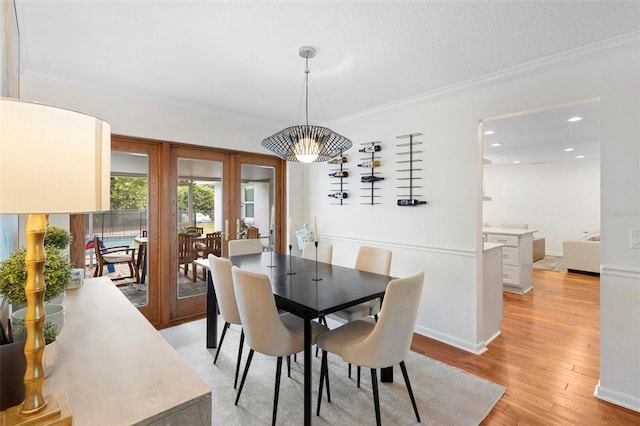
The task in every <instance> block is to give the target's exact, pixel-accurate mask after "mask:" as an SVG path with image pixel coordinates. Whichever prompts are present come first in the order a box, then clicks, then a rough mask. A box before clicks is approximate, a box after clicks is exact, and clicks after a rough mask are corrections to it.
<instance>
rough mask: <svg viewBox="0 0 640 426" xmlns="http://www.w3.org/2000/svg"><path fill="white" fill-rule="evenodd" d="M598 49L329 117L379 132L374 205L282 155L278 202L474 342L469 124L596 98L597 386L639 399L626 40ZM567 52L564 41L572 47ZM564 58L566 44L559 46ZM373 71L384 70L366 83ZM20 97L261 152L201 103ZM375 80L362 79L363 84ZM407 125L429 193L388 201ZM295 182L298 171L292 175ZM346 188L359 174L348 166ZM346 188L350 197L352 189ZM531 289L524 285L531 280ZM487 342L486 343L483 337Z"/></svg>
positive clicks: (477, 252) (138, 128) (635, 147)
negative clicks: (416, 136)
mask: <svg viewBox="0 0 640 426" xmlns="http://www.w3.org/2000/svg"><path fill="white" fill-rule="evenodd" d="M633 46H634V47H633V48H628V49H627V50H623V51H617V52H616V53H611V52H609V53H610V54H608V55H605V56H599V55H598V54H594V53H593V52H590V54H589V57H590V58H591V59H590V60H585V61H576V60H574V61H573V62H572V63H570V64H568V65H565V66H562V67H558V68H555V69H550V70H547V71H544V72H542V71H541V72H539V73H526V72H525V73H523V74H520V75H519V76H518V77H516V76H512V77H511V78H510V79H509V80H508V81H505V82H503V83H502V84H494V85H487V86H485V87H482V88H477V89H473V90H472V89H467V91H463V92H461V94H458V95H454V96H450V97H446V98H443V97H444V96H445V95H444V94H443V93H440V94H439V95H438V97H437V98H436V97H435V96H434V98H433V99H431V100H430V99H428V98H425V99H424V100H422V101H420V102H414V103H411V104H407V105H405V106H396V107H395V108H393V109H384V108H380V109H379V110H377V111H375V112H371V113H368V114H362V115H360V116H356V117H351V118H350V119H348V120H344V121H342V122H335V123H331V125H330V127H332V128H333V129H334V130H336V131H337V132H339V133H341V134H344V135H346V136H347V137H349V138H351V139H352V140H353V141H354V142H355V143H356V144H359V143H362V142H368V141H372V140H380V141H382V142H383V144H384V150H385V151H383V153H382V154H383V155H384V157H383V160H384V162H385V165H384V166H383V167H382V168H381V172H382V173H384V175H386V176H388V177H389V179H388V180H386V181H385V182H384V183H383V184H382V185H381V187H382V188H383V192H382V195H383V201H384V204H382V205H379V206H366V205H360V204H357V202H351V203H350V204H349V205H347V206H332V205H330V199H329V198H328V197H327V193H328V182H329V181H328V176H327V165H326V164H311V165H309V166H307V167H303V166H301V167H290V168H288V170H289V171H290V175H289V176H288V182H289V183H295V184H294V185H292V188H289V189H288V191H289V192H288V194H289V196H290V198H289V200H288V201H289V206H288V210H289V214H290V215H291V216H293V217H294V222H295V224H296V225H300V224H301V221H306V222H309V221H310V220H311V219H312V217H313V215H317V217H318V228H319V234H320V239H322V240H327V241H330V242H332V243H333V244H334V260H335V262H336V263H338V264H345V265H351V264H353V261H354V257H355V254H354V253H355V248H356V247H357V246H359V245H361V244H371V245H380V246H386V247H391V248H392V250H393V253H394V254H393V262H392V263H393V265H392V269H391V272H392V274H394V275H398V276H401V275H408V274H410V273H413V272H415V271H416V270H418V269H422V270H424V271H425V272H426V283H425V291H424V294H423V299H422V303H421V306H420V312H419V317H418V322H417V330H418V331H419V332H421V333H423V334H425V335H429V336H433V337H435V338H437V339H439V340H442V341H445V342H449V343H451V344H454V345H456V346H458V347H461V348H464V349H466V350H469V351H472V352H481V351H482V350H483V349H484V342H483V341H482V338H481V327H482V316H483V312H482V299H481V296H480V295H481V294H482V282H481V278H480V277H481V276H482V270H481V268H482V267H481V264H482V262H481V261H480V260H481V252H482V250H481V216H482V214H481V211H482V200H481V195H482V194H481V193H482V184H481V182H482V164H481V146H480V143H479V137H478V136H479V135H478V128H477V123H478V120H480V119H483V118H486V117H494V116H498V115H501V114H508V113H513V112H517V111H525V110H531V109H536V108H541V107H545V106H549V105H559V104H563V103H566V102H569V101H576V100H583V99H590V98H598V97H599V98H600V100H601V132H602V133H601V137H600V140H601V143H602V157H601V170H602V179H601V185H602V187H601V191H602V196H601V207H602V211H603V214H602V219H601V225H602V226H601V230H602V243H601V244H602V263H603V269H602V275H601V357H600V360H601V365H600V385H599V386H598V389H597V396H598V397H600V398H603V399H607V400H609V401H612V402H614V403H617V404H621V405H624V406H627V407H630V408H633V409H635V410H639V411H640V309H639V307H640V250H631V249H630V248H629V236H628V235H629V230H630V229H640V126H639V125H638V123H639V122H638V117H639V116H640V103H639V102H638V94H639V93H640V82H639V78H638V76H639V75H640V69H639V68H640V67H639V65H640V49H639V48H638V44H637V43H635V44H634V45H633ZM574 53H575V52H574ZM573 57H574V58H576V55H573ZM380 84H384V82H380ZM22 85H23V86H22V91H23V94H24V95H25V97H26V98H29V99H40V100H43V101H45V102H47V101H48V102H50V103H55V104H61V105H65V106H68V107H72V108H76V109H79V110H82V111H85V112H88V113H93V114H97V115H100V116H102V117H103V118H105V119H107V121H109V122H110V123H111V125H112V128H113V131H114V132H115V133H121V134H128V135H134V136H143V137H150V138H157V139H164V140H173V141H182V142H189V143H198V144H202V145H207V146H224V147H228V148H235V149H246V150H250V151H255V152H263V150H262V148H261V147H260V140H261V139H262V137H264V135H265V134H271V132H272V131H273V130H277V128H279V126H275V127H276V128H272V129H266V127H261V126H258V125H254V124H251V123H240V122H238V121H237V120H226V121H225V120H224V119H223V118H222V117H216V116H211V115H207V114H205V113H203V112H202V111H193V110H186V109H180V108H171V107H169V106H167V105H159V104H157V103H153V102H151V101H142V100H139V99H125V98H124V97H121V96H120V97H118V96H110V95H109V94H100V93H94V92H89V91H83V90H81V88H78V87H68V88H65V87H62V86H60V85H58V84H49V83H44V82H36V81H33V80H26V79H24V80H23V81H22ZM371 89H372V90H375V88H371ZM410 132H421V133H423V134H424V136H422V137H421V139H422V140H423V141H425V145H424V151H425V153H424V154H423V158H424V160H425V162H424V172H423V175H422V176H423V177H424V181H423V183H424V186H425V188H424V194H425V198H426V199H427V200H428V201H429V202H430V204H429V205H427V206H420V207H415V208H410V207H409V208H407V207H405V208H401V207H396V206H395V205H394V204H395V199H396V198H395V196H394V195H395V190H394V188H393V187H394V186H395V183H394V181H393V180H392V179H391V177H393V170H394V167H393V165H392V161H393V152H394V151H393V149H392V147H393V146H394V144H395V143H396V142H397V140H396V136H398V135H403V134H406V133H410ZM300 182H307V183H305V184H304V186H302V185H299V183H300ZM349 182H350V188H351V191H355V192H356V193H357V189H356V188H358V187H359V183H358V182H357V179H355V178H349ZM353 201H357V200H355V199H354V200H353ZM533 291H534V292H535V288H534V290H533ZM489 349H490V348H489Z"/></svg>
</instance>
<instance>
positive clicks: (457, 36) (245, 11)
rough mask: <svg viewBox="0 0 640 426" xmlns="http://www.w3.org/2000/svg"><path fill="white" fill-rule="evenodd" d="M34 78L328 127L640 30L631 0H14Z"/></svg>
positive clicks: (25, 65)
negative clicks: (307, 60)
mask: <svg viewBox="0 0 640 426" xmlns="http://www.w3.org/2000/svg"><path fill="white" fill-rule="evenodd" d="M17 11H18V20H19V26H20V32H21V68H22V73H23V74H24V75H28V76H30V77H31V78H41V79H51V80H57V81H62V82H69V81H71V82H74V83H75V84H81V85H87V86H89V87H94V88H98V89H99V90H105V91H110V92H113V91H116V92H124V93H132V94H135V95H137V96H144V97H148V98H151V99H155V100H158V101H167V102H173V103H178V104H183V105H188V106H190V107H195V108H203V109H206V110H210V111H213V112H218V113H223V114H231V115H234V116H239V117H245V118H249V119H255V120H260V121H262V122H266V123H270V124H271V125H275V126H276V127H277V126H279V125H281V124H289V125H290V124H294V123H298V122H301V121H303V120H304V108H303V106H304V102H303V100H304V98H303V94H304V91H303V88H304V85H303V82H304V73H303V70H304V60H303V59H301V58H300V57H299V56H298V48H299V47H300V46H303V45H312V46H315V47H316V49H317V51H318V53H317V56H316V58H314V59H313V60H312V61H311V87H310V122H312V123H317V122H320V123H322V122H326V121H331V120H334V119H338V118H340V117H344V116H347V115H350V114H354V113H358V112H360V111H363V110H367V109H370V108H373V107H377V106H380V105H384V104H387V103H390V102H395V101H399V100H402V99H404V98H407V97H411V96H415V95H418V94H421V93H425V92H429V91H433V90H436V89H440V88H443V87H450V86H454V85H456V84H458V83H460V82H464V81H468V80H470V79H474V78H479V77H482V76H485V75H487V74H490V73H495V72H498V71H501V70H505V69H507V68H509V67H513V66H517V65H520V64H523V63H527V62H530V61H534V60H540V59H542V58H546V57H549V56H553V55H556V54H559V53H562V52H566V51H569V50H571V49H576V48H580V47H583V46H586V45H590V44H593V43H596V42H599V41H602V40H607V39H611V38H614V37H618V36H621V35H625V34H629V33H632V32H635V31H638V30H640V3H639V2H638V1H631V2H625V1H615V2H611V1H550V2H545V1H495V0H494V1H470V2H468V1H415V2H401V1H386V2H367V1H364V2H363V1H358V2H304V1H301V2H271V1H259V2H246V1H234V2H222V1H115V0H113V1H55V0H54V1H37V0H30V1H21V0H17Z"/></svg>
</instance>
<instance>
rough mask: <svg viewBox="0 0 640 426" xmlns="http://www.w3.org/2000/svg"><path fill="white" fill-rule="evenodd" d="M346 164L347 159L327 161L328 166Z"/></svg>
mask: <svg viewBox="0 0 640 426" xmlns="http://www.w3.org/2000/svg"><path fill="white" fill-rule="evenodd" d="M346 162H347V157H334V158H332V159H331V160H329V161H327V163H329V164H341V163H346Z"/></svg>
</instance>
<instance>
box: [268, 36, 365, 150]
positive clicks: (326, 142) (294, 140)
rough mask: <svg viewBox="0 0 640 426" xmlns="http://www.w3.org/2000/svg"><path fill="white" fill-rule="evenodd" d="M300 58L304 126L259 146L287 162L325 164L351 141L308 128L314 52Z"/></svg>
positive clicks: (306, 50) (310, 49)
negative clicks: (302, 62)
mask: <svg viewBox="0 0 640 426" xmlns="http://www.w3.org/2000/svg"><path fill="white" fill-rule="evenodd" d="M298 53H299V55H300V56H301V57H302V58H304V59H305V70H304V73H305V119H306V122H305V124H303V125H297V126H291V127H287V128H286V129H283V130H281V131H279V132H278V133H276V134H274V135H272V136H269V137H268V138H266V139H265V140H263V141H262V146H263V147H265V148H267V149H268V150H269V151H271V152H273V153H274V154H276V155H277V156H278V157H280V158H282V159H283V160H286V161H298V162H301V163H313V162H320V161H327V160H329V159H331V158H333V157H335V156H336V155H338V154H340V153H341V152H343V151H346V150H347V149H349V148H351V146H352V145H353V144H352V143H351V141H350V140H349V139H347V138H345V137H344V136H342V135H339V134H338V133H335V132H334V131H332V130H331V129H328V128H326V127H321V126H314V125H309V72H310V70H309V58H313V57H314V56H315V55H316V49H314V48H313V47H311V46H303V47H301V48H300V50H299V52H298Z"/></svg>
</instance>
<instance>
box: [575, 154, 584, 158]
mask: <svg viewBox="0 0 640 426" xmlns="http://www.w3.org/2000/svg"><path fill="white" fill-rule="evenodd" d="M576 158H584V155H576Z"/></svg>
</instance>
